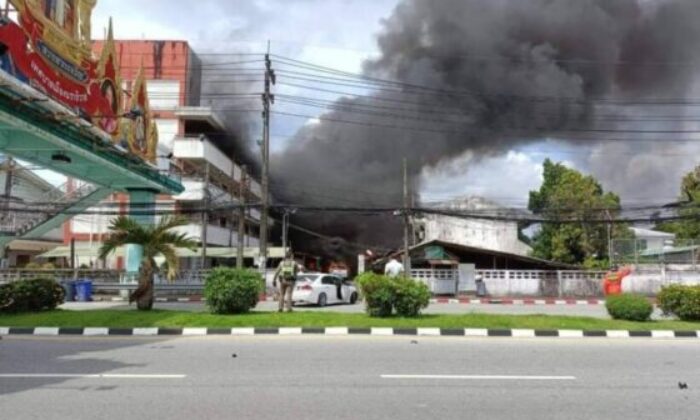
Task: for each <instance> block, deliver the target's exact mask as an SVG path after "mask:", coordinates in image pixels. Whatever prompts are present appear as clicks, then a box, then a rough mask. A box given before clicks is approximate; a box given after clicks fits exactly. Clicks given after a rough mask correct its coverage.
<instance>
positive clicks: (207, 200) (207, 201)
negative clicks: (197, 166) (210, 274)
mask: <svg viewBox="0 0 700 420" xmlns="http://www.w3.org/2000/svg"><path fill="white" fill-rule="evenodd" d="M210 206H211V196H210V194H209V162H207V163H206V164H205V166H204V210H203V211H202V234H201V237H202V261H201V269H202V270H204V269H206V268H207V231H208V230H209V207H210Z"/></svg>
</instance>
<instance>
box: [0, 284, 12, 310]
mask: <svg viewBox="0 0 700 420" xmlns="http://www.w3.org/2000/svg"><path fill="white" fill-rule="evenodd" d="M13 303H14V297H13V293H12V285H11V284H3V285H0V313H2V312H9V311H10V308H11V306H12V304H13Z"/></svg>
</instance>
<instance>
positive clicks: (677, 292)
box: [656, 284, 688, 316]
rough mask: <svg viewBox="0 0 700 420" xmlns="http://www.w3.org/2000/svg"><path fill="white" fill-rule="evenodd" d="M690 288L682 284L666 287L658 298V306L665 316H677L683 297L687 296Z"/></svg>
mask: <svg viewBox="0 0 700 420" xmlns="http://www.w3.org/2000/svg"><path fill="white" fill-rule="evenodd" d="M687 289H688V286H682V285H680V284H672V285H670V286H664V287H662V288H661V291H660V292H659V294H658V295H657V296H656V304H657V305H659V308H660V309H661V311H662V312H663V313H664V315H666V316H668V315H675V314H676V313H678V310H679V309H680V307H681V303H682V300H683V296H684V295H685V294H686V290H687Z"/></svg>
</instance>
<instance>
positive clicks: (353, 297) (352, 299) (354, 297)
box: [350, 292, 357, 305]
mask: <svg viewBox="0 0 700 420" xmlns="http://www.w3.org/2000/svg"><path fill="white" fill-rule="evenodd" d="M356 303H357V292H352V294H351V295H350V304H351V305H354V304H356Z"/></svg>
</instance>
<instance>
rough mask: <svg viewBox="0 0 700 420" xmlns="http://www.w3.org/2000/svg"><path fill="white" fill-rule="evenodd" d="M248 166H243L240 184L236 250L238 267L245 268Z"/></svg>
mask: <svg viewBox="0 0 700 420" xmlns="http://www.w3.org/2000/svg"><path fill="white" fill-rule="evenodd" d="M246 170H247V168H246V167H245V166H243V167H242V168H241V184H240V191H239V194H238V199H239V200H240V202H241V205H240V207H239V209H238V250H237V252H236V267H238V268H239V269H240V268H243V258H244V255H243V245H244V241H243V239H244V237H245V204H246V202H245V199H246V196H247V195H248V188H247V185H246V184H247V182H248V174H247V173H246Z"/></svg>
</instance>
